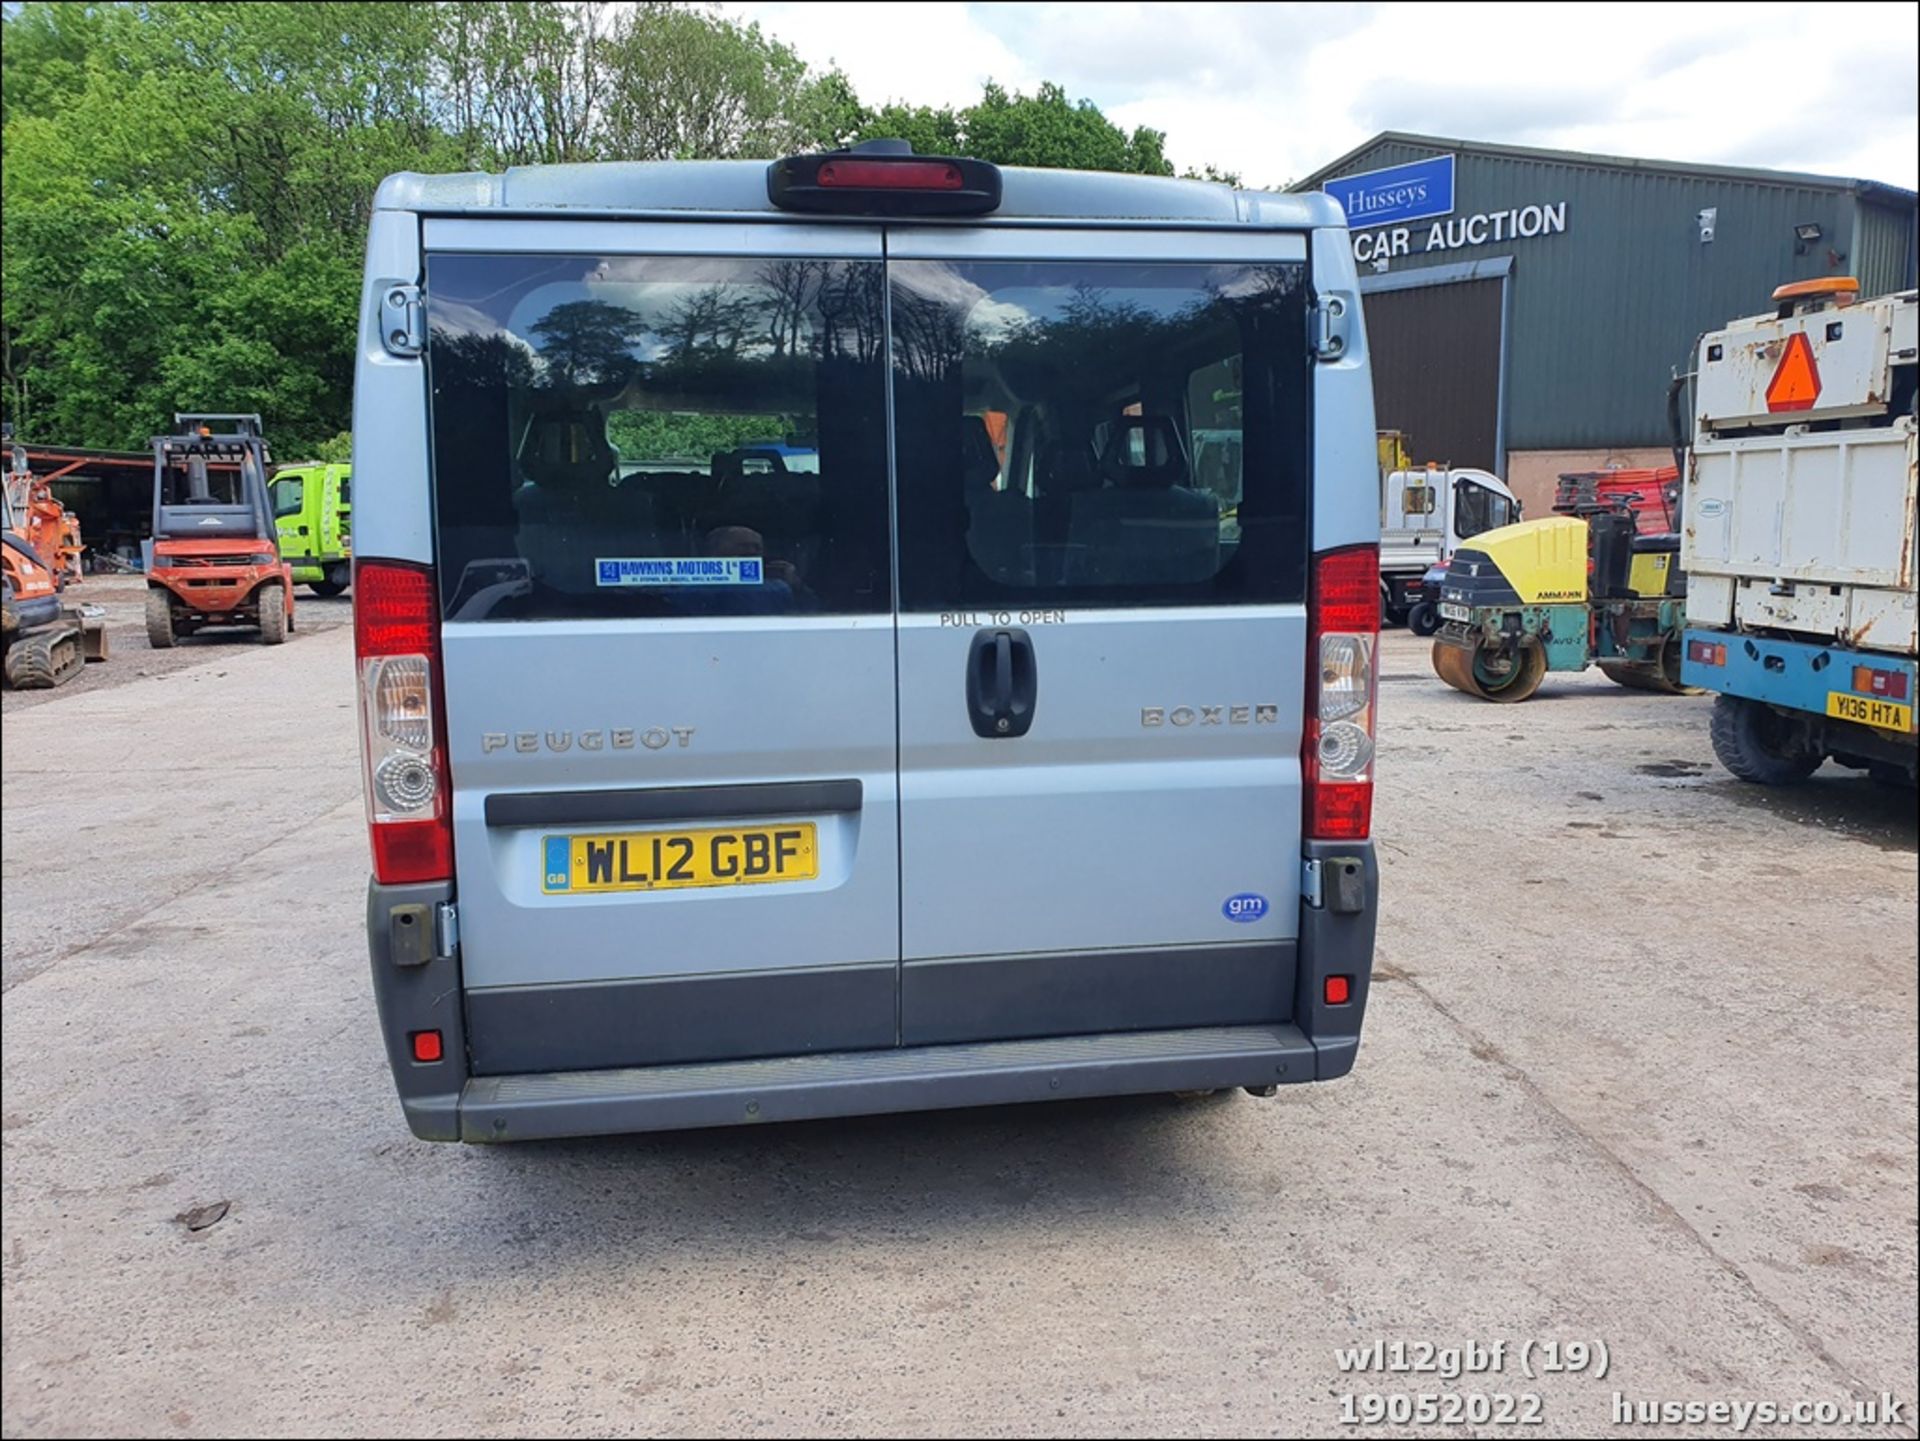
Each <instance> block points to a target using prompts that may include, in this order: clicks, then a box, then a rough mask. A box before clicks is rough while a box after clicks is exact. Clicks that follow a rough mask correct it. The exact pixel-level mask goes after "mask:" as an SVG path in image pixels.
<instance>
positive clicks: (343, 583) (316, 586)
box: [307, 565, 353, 600]
mask: <svg viewBox="0 0 1920 1441" xmlns="http://www.w3.org/2000/svg"><path fill="white" fill-rule="evenodd" d="M352 580H353V571H352V570H351V569H350V568H348V567H347V566H344V565H330V566H328V567H327V570H326V576H325V578H324V579H322V580H310V581H308V582H307V589H308V590H310V591H312V592H313V593H314V594H315V595H317V596H323V597H325V598H326V599H328V600H332V599H333V598H334V597H335V596H336V595H345V594H346V593H347V586H348V585H349V584H350V583H351V582H352Z"/></svg>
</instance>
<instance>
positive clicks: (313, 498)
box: [270, 461, 353, 596]
mask: <svg viewBox="0 0 1920 1441" xmlns="http://www.w3.org/2000/svg"><path fill="white" fill-rule="evenodd" d="M352 471H353V468H352V467H351V466H349V465H348V464H347V463H346V462H344V461H335V462H331V463H329V462H326V461H309V462H302V463H301V464H298V465H283V466H281V467H280V468H279V469H278V470H276V471H275V472H274V473H273V484H272V486H271V488H270V493H271V495H272V497H273V521H274V525H275V526H276V527H277V528H278V530H279V533H280V555H281V558H282V559H284V560H285V561H287V562H288V564H290V565H292V567H293V579H294V583H295V584H296V585H305V586H310V587H312V589H313V592H314V594H315V595H324V596H335V595H340V594H342V593H343V592H344V591H345V590H346V588H347V585H348V584H349V582H350V581H351V580H352V579H353V536H352V527H353V490H352Z"/></svg>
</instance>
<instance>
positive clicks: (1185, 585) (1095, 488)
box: [888, 227, 1311, 1045]
mask: <svg viewBox="0 0 1920 1441" xmlns="http://www.w3.org/2000/svg"><path fill="white" fill-rule="evenodd" d="M888 278H889V287H890V291H889V293H890V302H891V314H892V352H893V353H892V362H893V383H894V397H895V411H894V422H895V447H896V448H895V468H896V484H897V506H898V511H899V541H898V544H899V572H900V601H901V614H900V619H899V669H900V768H901V836H900V844H901V877H902V882H901V884H902V900H903V910H902V923H901V924H902V943H903V962H904V964H903V968H902V990H901V1038H902V1041H903V1043H905V1044H907V1045H914V1044H922V1043H933V1042H947V1041H964V1040H971V1039H976V1038H984V1037H1013V1036H1033V1035H1052V1034H1071V1033H1075V1032H1096V1031H1116V1030H1129V1029H1150V1028H1162V1027H1176V1026H1201V1025H1224V1024H1233V1023H1243V1022H1254V1021H1271V1020H1286V1019H1289V1018H1290V1016H1291V1014H1292V997H1293V986H1294V973H1295V946H1296V942H1297V939H1298V927H1299V875H1300V855H1301V849H1300V833H1301V775H1300V746H1301V731H1302V709H1303V707H1302V694H1303V687H1304V682H1305V670H1306V614H1305V605H1304V599H1305V594H1306V579H1307V560H1308V550H1309V546H1308V538H1307V518H1308V491H1309V476H1310V443H1311V442H1310V427H1309V423H1308V411H1309V401H1310V389H1309V376H1308V353H1307V324H1306V320H1307V308H1308V285H1307V279H1308V277H1307V266H1306V246H1305V239H1304V237H1303V236H1301V235H1298V234H1290V233H1279V232H1244V231H1240V232H1225V231H1215V232H1174V231H1169V230H1158V231H1134V232H1129V231H1123V230H1116V229H1106V230H1097V229H1083V230H1076V231H1064V230H1060V231H1049V230H1044V229H1039V228H1034V229H1026V228H1019V229H1016V228H1012V227H1007V228H998V229H993V228H984V227H983V228H974V229H958V228H955V229H944V230H940V231H930V230H908V229H905V228H898V229H895V230H893V231H891V232H890V233H889V237H888Z"/></svg>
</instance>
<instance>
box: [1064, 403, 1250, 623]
mask: <svg viewBox="0 0 1920 1441" xmlns="http://www.w3.org/2000/svg"><path fill="white" fill-rule="evenodd" d="M1136 435H1138V436H1139V437H1140V443H1139V446H1138V449H1137V450H1136V447H1135V444H1134V437H1135V436H1136ZM1100 475H1101V478H1102V479H1103V480H1104V481H1105V482H1106V485H1105V486H1104V487H1103V488H1102V489H1099V490H1090V491H1085V492H1083V493H1080V494H1077V495H1075V496H1074V498H1073V513H1072V521H1071V524H1070V526H1069V529H1068V537H1069V540H1070V542H1071V544H1072V547H1073V549H1072V552H1071V553H1070V555H1069V558H1068V560H1069V566H1070V570H1069V575H1070V578H1071V579H1073V580H1075V581H1077V582H1078V583H1080V584H1116V583H1121V582H1125V583H1127V584H1136V585H1137V584H1152V583H1158V584H1180V583H1183V582H1193V581H1202V580H1207V579H1209V578H1210V577H1211V576H1212V575H1213V574H1214V572H1216V571H1217V570H1219V568H1220V505H1219V502H1218V501H1217V500H1215V499H1214V498H1213V497H1212V496H1209V495H1204V494H1202V493H1201V492H1199V491H1196V490H1190V489H1188V488H1187V480H1188V469H1187V452H1186V446H1185V445H1184V444H1183V443H1182V442H1181V438H1180V431H1179V428H1178V426H1176V425H1175V423H1174V420H1173V417H1171V416H1167V415H1123V416H1120V417H1118V418H1117V419H1115V421H1114V422H1113V425H1112V427H1111V429H1110V431H1109V434H1108V437H1107V446H1106V449H1105V450H1104V451H1103V452H1102V453H1101V456H1100Z"/></svg>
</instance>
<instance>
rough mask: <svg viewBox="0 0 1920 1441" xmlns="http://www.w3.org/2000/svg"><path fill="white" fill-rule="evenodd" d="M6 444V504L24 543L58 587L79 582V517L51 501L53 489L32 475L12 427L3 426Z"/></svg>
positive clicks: (53, 500) (45, 481)
mask: <svg viewBox="0 0 1920 1441" xmlns="http://www.w3.org/2000/svg"><path fill="white" fill-rule="evenodd" d="M6 441H7V449H8V452H9V459H10V461H11V464H10V465H9V467H8V469H7V481H6V484H7V501H8V503H9V504H10V505H11V506H12V507H13V519H14V524H15V525H16V526H18V527H19V534H20V535H22V536H24V537H25V538H26V542H27V544H29V545H31V546H32V547H33V548H34V549H35V550H37V551H39V552H40V554H41V555H43V556H45V557H46V558H47V560H48V562H49V563H51V564H52V566H53V569H54V572H55V574H57V575H58V576H59V577H60V580H61V582H62V584H71V583H72V582H74V581H77V580H79V579H80V551H81V540H80V517H79V516H77V515H75V514H74V513H73V512H72V511H70V510H68V509H67V508H66V507H65V506H64V505H62V504H61V503H60V502H59V501H58V500H55V499H54V495H53V486H52V485H51V484H49V483H48V481H47V480H46V478H45V477H43V476H38V475H35V474H34V473H33V469H32V467H31V466H30V465H28V464H27V461H26V452H25V451H23V450H21V449H20V448H19V447H18V446H15V445H14V444H13V443H12V442H13V427H12V426H8V427H7V433H6Z"/></svg>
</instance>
